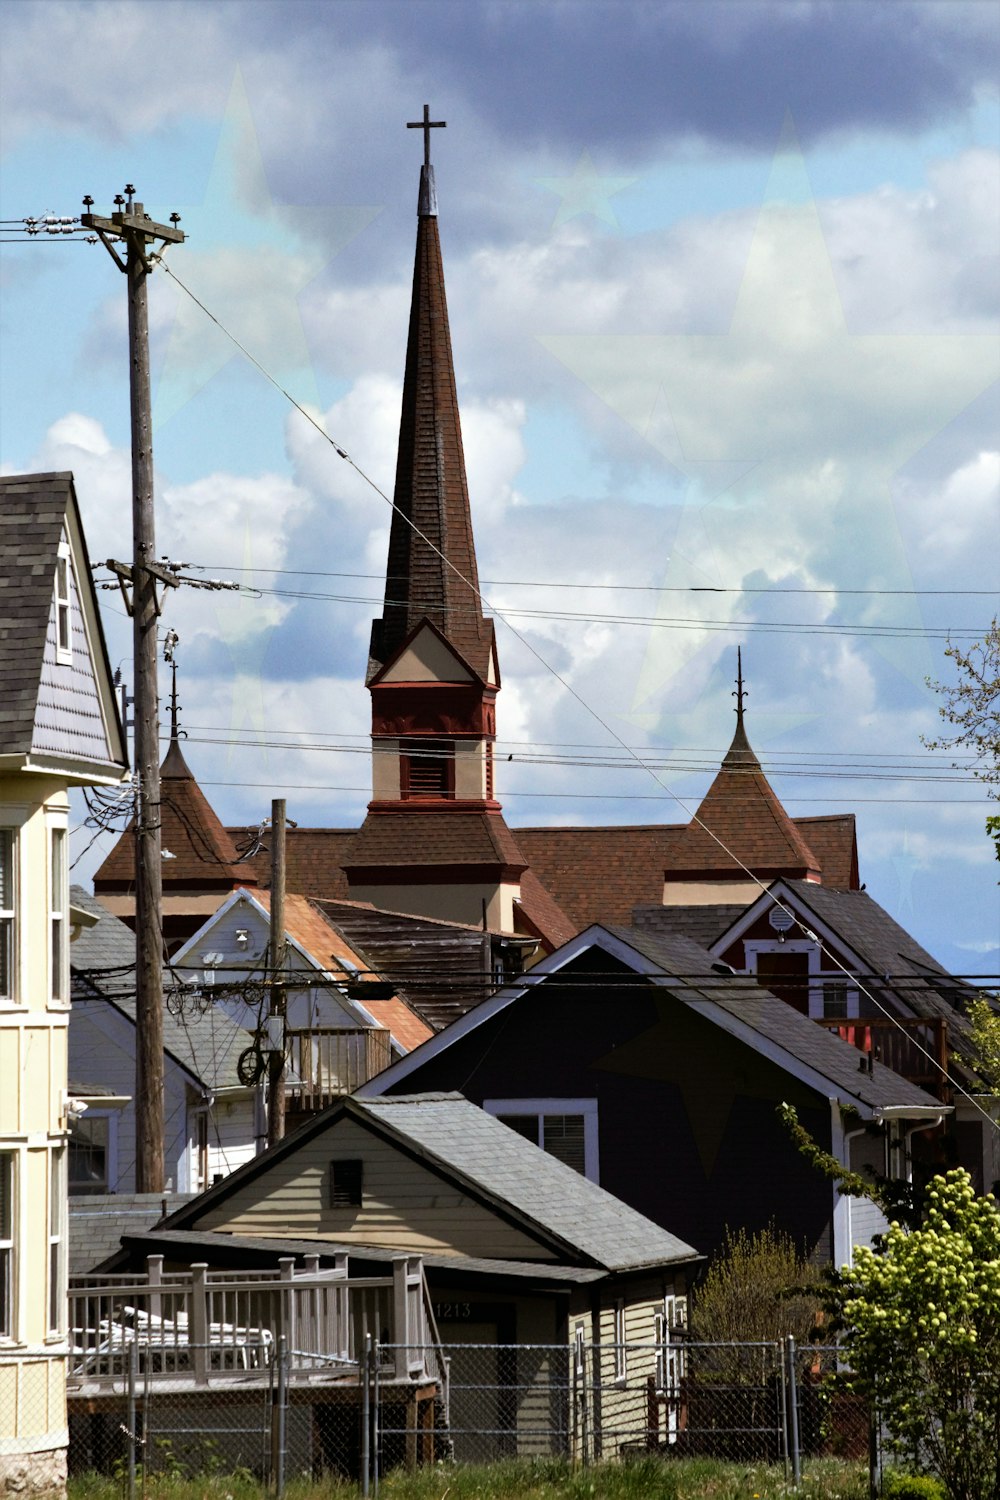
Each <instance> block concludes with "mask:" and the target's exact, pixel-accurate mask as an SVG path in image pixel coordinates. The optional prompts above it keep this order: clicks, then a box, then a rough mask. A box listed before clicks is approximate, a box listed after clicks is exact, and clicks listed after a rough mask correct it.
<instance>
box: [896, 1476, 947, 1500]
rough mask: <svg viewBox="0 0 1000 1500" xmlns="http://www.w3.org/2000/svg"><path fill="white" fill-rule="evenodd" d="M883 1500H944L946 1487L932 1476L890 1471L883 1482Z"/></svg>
mask: <svg viewBox="0 0 1000 1500" xmlns="http://www.w3.org/2000/svg"><path fill="white" fill-rule="evenodd" d="M882 1500H944V1485H943V1484H942V1483H941V1481H940V1480H939V1479H933V1478H932V1477H931V1475H930V1474H904V1473H902V1472H901V1471H900V1470H899V1469H889V1470H887V1472H886V1474H885V1477H884V1478H883V1480H882Z"/></svg>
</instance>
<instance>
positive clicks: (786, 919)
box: [767, 906, 795, 932]
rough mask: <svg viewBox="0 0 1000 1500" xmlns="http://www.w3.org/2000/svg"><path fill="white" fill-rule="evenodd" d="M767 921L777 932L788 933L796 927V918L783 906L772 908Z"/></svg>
mask: <svg viewBox="0 0 1000 1500" xmlns="http://www.w3.org/2000/svg"><path fill="white" fill-rule="evenodd" d="M767 921H768V925H769V926H770V927H771V928H772V929H773V930H774V931H775V932H787V931H788V929H789V928H790V927H794V926H795V918H794V917H793V916H792V914H791V912H790V911H785V908H784V907H783V906H772V907H771V910H770V911H769V912H768V914H767Z"/></svg>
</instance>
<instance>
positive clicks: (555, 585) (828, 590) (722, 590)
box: [189, 563, 997, 604]
mask: <svg viewBox="0 0 1000 1500" xmlns="http://www.w3.org/2000/svg"><path fill="white" fill-rule="evenodd" d="M189 566H190V567H197V568H212V569H213V570H215V571H220V572H224V573H252V574H255V575H256V574H257V573H267V574H268V575H269V576H270V577H287V578H360V579H365V580H367V581H371V582H375V583H385V584H390V583H395V582H399V580H400V575H399V574H394V573H388V574H385V573H339V572H329V571H327V570H325V569H319V568H268V567H263V566H257V567H253V568H233V567H230V566H229V564H228V563H226V564H216V563H191V564H189ZM483 583H484V584H485V585H486V586H487V587H489V588H517V589H545V590H546V592H548V591H550V590H551V589H592V590H597V589H603V590H606V591H608V592H611V593H619V592H621V593H643V594H809V595H816V594H853V595H860V596H864V597H866V598H886V599H888V598H897V597H907V598H935V597H937V598H949V599H951V598H954V599H959V598H985V599H994V598H996V594H997V591H996V589H846V588H841V587H840V585H839V584H829V585H827V586H826V587H813V588H784V587H774V588H764V587H759V588H757V587H750V586H749V585H746V586H744V585H742V584H741V585H722V584H718V585H716V584H658V583H593V582H577V583H574V582H570V581H567V580H566V579H558V580H557V579H552V580H549V581H546V582H542V581H541V580H538V579H534V580H532V579H527V578H484V579H483ZM375 602H377V603H379V604H381V603H382V600H381V599H379V600H377V601H375Z"/></svg>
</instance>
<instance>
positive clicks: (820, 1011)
mask: <svg viewBox="0 0 1000 1500" xmlns="http://www.w3.org/2000/svg"><path fill="white" fill-rule="evenodd" d="M743 951H744V953H745V954H746V965H747V967H746V972H747V973H748V974H753V975H756V973H757V958H758V955H759V954H761V953H805V954H806V955H807V957H808V959H809V1019H810V1020H811V1021H823V1020H828V1019H832V1020H843V1021H852V1020H857V1018H858V1016H859V1015H860V1014H861V1009H860V999H859V995H858V988H857V985H856V984H855V983H854V980H853V979H852V977H851V976H850V974H845V973H844V972H843V970H841V969H824V968H821V967H820V965H821V962H822V957H823V954H822V948H821V946H820V944H819V943H814V942H813V941H812V939H811V938H786V939H785V941H784V942H783V943H782V942H780V941H779V940H778V939H777V938H746V939H744V943H743ZM827 982H831V983H833V982H836V983H837V984H843V985H846V987H847V1014H846V1016H837V1017H827V1016H826V1015H825V1012H824V1006H823V987H824V985H825V984H826V983H827Z"/></svg>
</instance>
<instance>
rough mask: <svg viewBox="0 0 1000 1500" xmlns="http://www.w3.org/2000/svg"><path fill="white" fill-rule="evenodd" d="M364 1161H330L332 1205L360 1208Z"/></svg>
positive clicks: (332, 1206) (333, 1206) (335, 1206)
mask: <svg viewBox="0 0 1000 1500" xmlns="http://www.w3.org/2000/svg"><path fill="white" fill-rule="evenodd" d="M363 1183H364V1163H363V1162H362V1161H360V1160H353V1161H332V1162H331V1163H330V1207H331V1208H360V1207H361V1192H362V1186H363Z"/></svg>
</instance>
